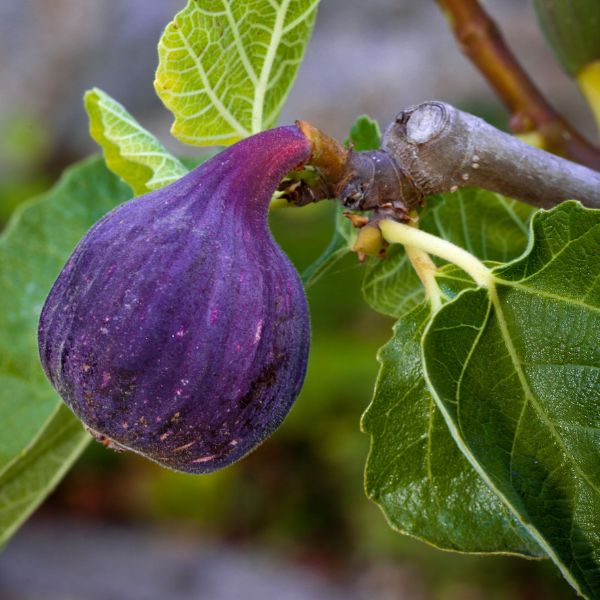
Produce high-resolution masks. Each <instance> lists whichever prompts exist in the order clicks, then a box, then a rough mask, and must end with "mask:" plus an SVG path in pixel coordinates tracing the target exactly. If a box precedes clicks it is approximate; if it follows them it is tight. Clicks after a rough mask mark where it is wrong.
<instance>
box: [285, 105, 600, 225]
mask: <svg viewBox="0 0 600 600" xmlns="http://www.w3.org/2000/svg"><path fill="white" fill-rule="evenodd" d="M300 126H301V128H302V129H303V131H304V133H305V135H307V138H308V139H309V140H310V141H311V143H312V145H313V147H314V148H317V149H319V148H323V147H327V148H328V152H326V153H325V152H322V151H321V152H320V153H319V152H317V153H313V161H312V164H313V165H314V167H315V168H316V170H317V172H318V173H319V172H320V173H325V174H327V175H325V176H322V177H320V178H319V179H318V185H316V186H315V189H314V191H313V192H312V193H311V194H298V193H297V192H295V194H296V195H297V197H298V198H302V197H310V198H312V200H318V199H323V198H332V197H336V198H339V200H340V201H341V202H342V203H343V204H344V206H346V207H347V208H349V209H351V210H375V211H376V212H377V214H378V216H379V217H380V218H385V217H390V218H393V219H395V220H400V221H402V220H403V221H407V220H409V216H408V215H409V213H410V212H411V211H412V210H414V209H415V208H416V207H417V206H418V205H419V204H421V203H422V201H423V199H424V198H425V196H428V195H430V194H435V193H441V192H452V191H455V190H457V189H459V188H461V187H466V186H469V187H479V188H483V189H487V190H491V191H493V192H497V193H499V194H502V195H504V196H508V197H511V198H515V199H517V200H522V201H523V202H527V203H528V204H532V205H534V206H537V207H541V208H550V207H552V206H555V205H556V204H559V203H560V202H562V201H564V200H570V199H574V200H579V201H581V203H582V204H584V205H585V206H587V207H589V208H600V172H597V171H593V170H591V169H589V168H587V167H584V166H582V165H579V164H577V163H574V162H571V161H569V160H566V159H564V158H561V157H559V156H556V155H554V154H550V153H548V152H545V151H544V150H539V149H537V148H533V147H532V146H529V145H527V144H525V143H524V142H521V141H520V140H519V139H517V138H515V137H514V136H512V135H509V134H507V133H504V132H502V131H500V130H498V129H496V128H495V127H493V126H491V125H489V124H488V123H486V122H485V121H483V120H482V119H480V118H478V117H476V116H474V115H471V114H469V113H465V112H462V111H460V110H458V109H457V108H455V107H453V106H451V105H449V104H446V103H444V102H425V103H423V104H420V105H418V106H415V107H411V108H408V109H406V110H404V111H402V112H401V113H400V114H399V115H398V116H397V117H396V119H395V121H394V122H393V123H392V124H391V125H390V126H389V127H388V128H387V130H386V132H385V133H384V135H383V140H382V146H381V149H380V150H375V151H369V152H354V151H353V150H350V151H347V150H346V149H344V148H342V147H341V146H339V145H336V143H335V142H334V141H333V140H331V138H328V136H326V135H325V134H323V133H322V132H320V131H319V130H317V129H315V128H314V127H312V128H308V127H306V126H305V125H303V124H302V123H300ZM322 138H326V139H328V140H330V141H324V140H323V139H322ZM332 161H333V163H334V166H335V168H334V169H333V170H332V168H331V162H332ZM341 161H344V165H343V168H340V166H339V165H340V162H341ZM331 173H335V176H334V177H332V176H331ZM289 199H290V200H291V201H294V200H293V198H289ZM298 203H300V202H298Z"/></svg>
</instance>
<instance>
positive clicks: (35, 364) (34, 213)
mask: <svg viewBox="0 0 600 600" xmlns="http://www.w3.org/2000/svg"><path fill="white" fill-rule="evenodd" d="M130 195H131V194H130V192H129V190H128V189H127V187H126V186H125V185H124V184H122V183H121V182H119V180H118V179H117V178H116V177H115V176H114V175H112V174H111V173H110V172H109V171H108V170H107V169H106V167H105V166H104V164H103V161H102V160H101V159H99V158H93V159H91V160H88V161H84V162H82V163H80V164H78V165H76V166H74V167H71V168H70V169H69V170H68V171H67V172H66V174H65V175H64V176H63V177H62V178H61V180H60V181H59V182H58V183H57V184H56V185H55V186H54V188H52V189H51V190H50V191H49V192H47V193H46V194H44V195H43V196H41V197H40V198H38V199H36V200H34V201H32V202H30V203H28V204H26V205H23V206H22V208H21V209H20V210H19V211H18V212H17V213H15V214H14V215H13V218H12V220H11V221H10V223H9V225H8V226H7V229H6V230H5V231H4V233H3V234H2V236H1V237H0V544H2V543H4V542H5V541H6V540H7V539H8V538H9V537H10V535H12V533H13V532H14V531H15V530H16V528H17V527H18V526H19V524H21V523H22V522H23V521H24V520H25V519H26V518H27V516H28V515H29V514H31V512H32V511H33V510H34V509H35V508H36V507H37V506H38V505H39V503H40V502H41V501H42V500H43V499H44V497H45V496H46V495H47V494H48V493H49V492H50V491H51V490H52V489H53V487H54V486H55V485H56V483H57V482H58V481H59V480H60V478H61V477H62V475H63V474H64V473H65V472H66V470H67V469H68V468H69V466H70V465H71V464H72V463H73V461H74V460H75V459H76V458H77V456H78V455H79V453H80V452H81V450H82V449H83V447H84V446H85V445H86V443H87V441H88V439H89V436H88V435H87V434H86V433H85V432H84V430H83V428H82V427H81V425H80V423H79V421H78V420H77V419H76V418H75V417H74V416H73V415H72V414H71V412H70V411H69V410H68V409H66V408H65V407H64V406H63V405H62V401H61V400H60V398H59V397H58V396H57V395H56V393H55V392H54V390H53V389H52V387H51V386H50V383H49V382H48V381H47V380H46V377H45V375H44V373H43V371H42V367H41V365H40V362H39V358H38V350H37V322H38V318H39V313H40V311H41V308H42V305H43V302H44V299H45V297H46V295H47V294H48V291H49V290H50V287H51V286H52V283H53V281H54V279H55V278H56V276H57V275H58V273H59V271H60V269H61V268H62V266H63V264H64V263H65V261H66V259H67V257H68V256H69V254H70V252H71V251H72V249H73V248H74V246H75V245H76V244H77V242H78V241H79V239H80V238H81V237H82V236H83V234H84V233H85V232H86V231H87V229H88V228H89V227H90V226H91V225H93V224H94V223H95V222H96V221H97V220H98V219H100V217H101V216H102V215H104V214H105V213H106V212H107V211H108V210H110V209H111V208H113V207H114V206H116V205H117V204H119V203H120V202H122V201H124V200H126V199H128V198H129V197H130Z"/></svg>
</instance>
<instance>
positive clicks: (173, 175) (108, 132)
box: [84, 88, 188, 195]
mask: <svg viewBox="0 0 600 600" xmlns="http://www.w3.org/2000/svg"><path fill="white" fill-rule="evenodd" d="M84 98H85V109H86V110H87V113H88V116H89V119H90V134H91V136H92V137H93V138H94V140H96V142H98V144H99V145H100V146H101V148H102V150H103V152H104V159H105V160H106V164H107V165H108V168H109V169H110V170H111V171H112V172H113V173H116V174H117V175H118V176H119V177H121V179H123V181H125V182H126V183H127V184H129V185H130V186H131V189H133V191H134V193H135V194H136V195H140V194H145V193H146V192H150V191H152V190H157V189H159V188H161V187H163V186H165V185H168V184H169V183H173V182H174V181H177V180H178V179H179V178H180V177H183V175H185V174H186V173H187V172H188V170H187V169H186V168H185V167H184V166H183V165H182V164H181V162H180V161H179V160H178V159H177V158H175V157H174V156H173V155H171V154H170V153H169V152H168V151H167V150H166V148H165V147H164V146H163V145H162V144H161V143H160V142H159V141H158V140H157V139H156V138H155V137H154V136H153V135H152V134H151V133H149V132H148V131H146V130H145V129H144V128H143V127H142V126H141V125H140V124H139V123H138V122H137V121H136V120H135V119H134V118H133V117H132V116H131V115H130V114H129V113H128V112H127V111H126V110H125V108H124V107H123V106H122V105H121V104H119V103H118V102H117V101H116V100H113V99H112V98H111V97H110V96H109V95H108V94H106V93H105V92H103V91H102V90H99V89H98V88H94V89H92V90H89V91H88V92H86V94H85V97H84Z"/></svg>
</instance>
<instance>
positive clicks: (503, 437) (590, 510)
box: [423, 201, 600, 597]
mask: <svg viewBox="0 0 600 600" xmlns="http://www.w3.org/2000/svg"><path fill="white" fill-rule="evenodd" d="M599 257H600V211H595V210H592V209H585V208H583V207H582V206H581V205H580V204H579V203H577V202H572V201H571V202H566V203H563V204H561V205H560V206H558V207H556V208H554V209H553V210H551V211H548V212H546V211H540V212H538V213H536V215H535V217H534V219H533V221H532V233H531V240H530V244H529V247H528V250H527V253H526V254H525V255H524V256H523V257H521V258H519V259H517V260H515V261H514V262H512V263H509V264H508V265H503V266H499V267H497V268H496V269H494V271H493V275H494V279H495V285H493V286H492V288H491V289H490V290H484V289H478V290H466V291H464V292H463V293H461V294H460V295H459V296H458V297H457V298H456V299H455V300H454V301H452V302H450V303H448V304H446V305H445V306H444V307H442V309H441V310H440V311H439V312H438V313H437V314H436V315H435V316H434V318H433V320H432V321H431V323H430V325H429V326H428V328H427V330H426V332H425V335H424V339H423V356H424V366H425V372H426V378H427V380H428V383H429V385H430V389H431V390H432V391H433V394H434V397H435V400H436V404H437V405H438V407H439V408H440V409H441V411H442V413H443V414H444V417H445V419H446V422H447V423H448V426H449V427H450V430H451V432H452V435H453V437H454V439H455V440H456V442H457V443H458V445H459V446H460V448H461V450H462V451H463V452H464V454H465V456H467V458H468V459H469V461H470V462H471V463H472V464H473V466H474V467H475V468H476V469H477V471H478V472H479V474H480V475H481V476H482V477H483V478H484V479H485V480H486V482H487V483H488V484H489V485H490V486H491V488H492V489H494V490H495V491H496V493H497V494H498V495H499V496H500V497H501V498H502V499H503V501H504V503H505V504H506V506H508V507H509V508H510V510H511V511H512V512H513V514H514V515H515V516H516V517H517V518H518V519H519V520H520V522H521V523H522V524H523V526H524V527H525V528H526V529H527V531H528V532H529V533H530V535H531V536H532V537H533V538H534V539H535V540H536V541H537V542H538V543H539V544H540V546H541V547H542V548H543V549H544V550H545V552H546V553H547V554H548V555H549V556H550V557H551V558H552V559H553V560H554V562H555V563H556V564H557V565H558V567H559V568H560V570H561V571H562V573H563V575H564V576H565V577H566V578H567V580H568V581H569V582H570V583H571V584H572V585H573V587H575V589H576V590H577V591H578V592H579V593H581V594H583V595H585V596H587V597H597V596H598V595H600V519H599V518H598V515H599V514H600V460H599V458H600V457H599V454H600V452H599V450H600V379H599V373H600V346H599V344H598V339H600V260H599Z"/></svg>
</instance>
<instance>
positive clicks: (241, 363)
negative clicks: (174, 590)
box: [39, 126, 311, 473]
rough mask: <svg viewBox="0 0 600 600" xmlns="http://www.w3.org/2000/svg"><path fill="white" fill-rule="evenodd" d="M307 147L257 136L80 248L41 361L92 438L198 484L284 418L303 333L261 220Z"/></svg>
mask: <svg viewBox="0 0 600 600" xmlns="http://www.w3.org/2000/svg"><path fill="white" fill-rule="evenodd" d="M310 152H311V151H310V145H309V143H308V141H307V139H306V138H305V136H304V135H303V134H302V133H301V132H300V130H299V129H298V128H297V127H295V126H290V127H279V128H276V129H272V130H270V131H266V132H263V133H260V134H258V135H255V136H253V137H250V138H247V139H245V140H243V141H241V142H239V143H238V144H235V145H234V146H231V147H230V148H228V149H226V150H224V151H223V152H221V153H220V154H218V155H216V156H215V157H213V158H212V159H211V160H209V161H208V162H205V163H204V164H202V165H201V166H200V167H198V168H197V169H195V170H194V171H192V172H190V173H189V174H188V175H186V176H184V177H183V178H182V179H180V180H179V181H177V182H176V183H174V184H172V185H170V186H168V187H165V188H163V189H160V190H158V191H155V192H151V193H149V194H147V195H145V196H140V197H138V198H135V199H133V200H131V201H129V202H126V203H125V204H122V205H121V206H119V207H117V208H116V209H115V210H113V211H112V212H110V213H109V214H107V215H106V216H105V217H104V218H103V219H101V220H100V221H99V222H98V223H96V225H94V226H93V227H92V228H91V229H90V231H89V232H88V233H87V234H86V236H85V237H84V238H83V239H82V240H81V242H80V243H79V245H78V246H77V248H76V249H75V251H74V252H73V254H72V255H71V257H70V258H69V260H68V262H67V263H66V265H65V267H64V268H63V270H62V272H61V273H60V275H59V276H58V279H57V281H56V282H55V284H54V286H53V287H52V290H51V291H50V294H49V296H48V298H47V300H46V302H45V305H44V307H43V310H42V314H41V317H40V323H39V351H40V357H41V361H42V365H43V367H44V370H45V372H46V374H47V376H48V378H49V379H50V381H51V383H52V385H53V386H54V387H55V389H56V390H57V391H58V393H59V394H60V395H61V396H62V398H63V399H64V401H65V402H66V404H67V405H68V406H69V407H70V408H71V409H72V410H73V412H74V413H75V414H76V415H77V416H78V417H79V418H80V419H81V420H82V421H83V423H84V424H85V425H86V426H87V428H88V429H89V430H90V432H92V433H93V434H94V435H95V436H96V437H97V438H98V439H99V440H101V441H103V442H105V443H106V444H107V445H110V446H113V447H116V448H117V449H129V450H133V451H135V452H138V453H139V454H142V455H144V456H146V457H148V458H150V459H152V460H154V461H156V462H158V463H160V464H162V465H164V466H167V467H170V468H172V469H176V470H180V471H185V472H190V473H206V472H210V471H213V470H215V469H218V468H220V467H224V466H226V465H229V464H231V463H232V462H234V461H236V460H238V459H239V458H241V457H242V456H244V455H245V454H247V453H248V452H250V451H251V450H252V449H254V448H255V447H256V446H257V445H258V444H259V443H260V442H261V441H263V440H264V439H265V437H267V436H268V435H269V434H270V433H271V432H273V430H274V429H275V428H276V427H277V426H278V425H279V424H280V423H281V422H282V421H283V419H284V417H285V416H286V415H287V413H288V412H289V410H290V408H291V406H292V404H293V402H294V400H295V399H296V396H297V395H298V393H299V391H300V387H301V385H302V382H303V379H304V375H305V371H306V363H307V357H308V348H309V340H310V330H309V317H308V310H307V305H306V298H305V295H304V290H303V288H302V284H301V282H300V279H299V277H298V274H297V273H296V271H295V269H294V267H293V266H292V264H291V263H290V262H289V260H288V259H287V257H286V256H285V255H284V254H283V252H282V250H281V249H280V248H279V247H278V246H277V244H276V243H275V241H274V240H273V238H272V236H271V233H270V231H269V228H268V225H267V213H268V208H269V202H270V199H271V196H272V193H273V192H274V190H275V189H276V188H277V185H278V183H279V182H280V180H281V179H282V178H283V176H284V175H285V174H286V173H287V172H288V171H290V170H292V169H294V168H296V167H298V166H300V165H302V164H303V163H305V162H306V161H307V160H308V159H309V157H310Z"/></svg>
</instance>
